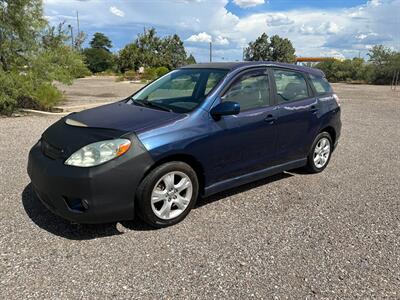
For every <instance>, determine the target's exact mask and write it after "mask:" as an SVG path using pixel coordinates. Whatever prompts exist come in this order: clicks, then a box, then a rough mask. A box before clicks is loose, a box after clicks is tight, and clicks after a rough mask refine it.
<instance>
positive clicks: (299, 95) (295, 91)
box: [273, 69, 310, 103]
mask: <svg viewBox="0 0 400 300" xmlns="http://www.w3.org/2000/svg"><path fill="white" fill-rule="evenodd" d="M273 73H274V78H275V83H276V92H277V94H278V102H279V103H284V102H288V101H296V100H301V99H306V98H308V97H310V95H309V91H308V86H307V82H306V79H305V78H304V76H303V75H302V74H301V73H298V72H293V71H288V70H279V69H274V70H273Z"/></svg>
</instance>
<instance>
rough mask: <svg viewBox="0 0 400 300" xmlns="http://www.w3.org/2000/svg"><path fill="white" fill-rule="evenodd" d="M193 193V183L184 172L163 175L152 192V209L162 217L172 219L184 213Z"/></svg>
mask: <svg viewBox="0 0 400 300" xmlns="http://www.w3.org/2000/svg"><path fill="white" fill-rule="evenodd" d="M192 195H193V183H192V181H191V180H190V178H189V176H188V175H186V174H185V173H183V172H179V171H174V172H169V173H167V174H165V175H163V176H162V177H161V178H160V179H159V180H158V182H157V183H156V184H155V186H154V188H153V191H152V193H151V209H152V210H153V213H154V214H155V215H156V216H157V217H158V218H160V219H163V220H171V219H174V218H176V217H178V216H179V215H180V214H182V213H183V212H184V211H185V209H186V208H187V207H188V205H189V203H190V200H191V199H192Z"/></svg>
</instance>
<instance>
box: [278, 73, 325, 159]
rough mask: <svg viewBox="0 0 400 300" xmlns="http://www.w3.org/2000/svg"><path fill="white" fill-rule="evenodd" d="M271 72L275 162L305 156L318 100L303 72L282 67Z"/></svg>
mask: <svg viewBox="0 0 400 300" xmlns="http://www.w3.org/2000/svg"><path fill="white" fill-rule="evenodd" d="M271 73H272V76H271V77H272V78H273V80H274V89H275V98H276V102H277V104H278V110H279V114H278V119H277V121H276V129H277V135H278V137H277V154H276V155H277V159H278V162H280V163H284V162H288V161H292V160H296V159H300V158H304V157H306V155H307V153H308V150H309V147H310V146H311V143H312V139H313V137H314V136H315V134H316V130H317V128H318V118H317V114H318V109H319V103H318V101H317V99H316V98H315V96H314V94H313V91H312V89H311V86H310V84H309V83H308V81H307V78H306V76H305V75H304V74H303V73H301V72H297V71H294V70H289V69H282V68H273V69H271Z"/></svg>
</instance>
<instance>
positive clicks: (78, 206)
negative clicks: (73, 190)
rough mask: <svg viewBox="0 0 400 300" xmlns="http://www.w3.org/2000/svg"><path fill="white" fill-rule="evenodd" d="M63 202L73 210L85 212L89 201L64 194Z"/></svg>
mask: <svg viewBox="0 0 400 300" xmlns="http://www.w3.org/2000/svg"><path fill="white" fill-rule="evenodd" d="M64 200H65V203H66V204H67V206H68V208H69V209H70V210H72V211H73V212H85V211H86V210H88V209H89V202H88V201H87V200H86V199H80V198H68V197H65V196H64Z"/></svg>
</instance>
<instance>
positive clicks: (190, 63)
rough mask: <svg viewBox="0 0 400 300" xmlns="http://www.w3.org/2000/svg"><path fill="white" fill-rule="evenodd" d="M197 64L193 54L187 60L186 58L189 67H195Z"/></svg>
mask: <svg viewBox="0 0 400 300" xmlns="http://www.w3.org/2000/svg"><path fill="white" fill-rule="evenodd" d="M195 63H196V59H195V58H194V56H193V55H192V54H190V55H189V56H188V57H187V58H186V64H187V65H193V64H195Z"/></svg>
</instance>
